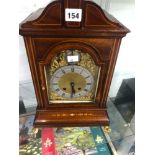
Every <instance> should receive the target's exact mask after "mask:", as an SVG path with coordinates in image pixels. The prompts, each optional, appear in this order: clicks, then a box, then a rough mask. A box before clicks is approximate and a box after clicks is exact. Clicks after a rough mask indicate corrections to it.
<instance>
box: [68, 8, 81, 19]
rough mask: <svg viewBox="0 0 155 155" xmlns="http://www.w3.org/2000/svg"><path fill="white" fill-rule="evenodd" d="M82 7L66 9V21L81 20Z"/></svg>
mask: <svg viewBox="0 0 155 155" xmlns="http://www.w3.org/2000/svg"><path fill="white" fill-rule="evenodd" d="M81 19H82V9H65V21H67V22H69V21H70V22H81Z"/></svg>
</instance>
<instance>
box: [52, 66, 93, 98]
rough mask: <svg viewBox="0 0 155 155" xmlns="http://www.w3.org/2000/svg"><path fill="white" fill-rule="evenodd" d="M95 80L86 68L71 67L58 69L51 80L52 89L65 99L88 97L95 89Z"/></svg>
mask: <svg viewBox="0 0 155 155" xmlns="http://www.w3.org/2000/svg"><path fill="white" fill-rule="evenodd" d="M93 84H94V78H93V76H92V74H91V73H90V72H89V71H88V70H87V69H85V68H83V67H81V66H76V65H69V66H65V67H61V68H60V69H58V70H57V71H56V72H55V73H54V74H53V76H52V78H51V88H52V90H53V91H54V92H56V93H57V94H58V95H59V96H62V97H64V98H78V97H82V96H85V95H87V94H88V93H89V92H90V91H91V90H92V87H93Z"/></svg>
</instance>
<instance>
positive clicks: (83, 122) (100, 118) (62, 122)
mask: <svg viewBox="0 0 155 155" xmlns="http://www.w3.org/2000/svg"><path fill="white" fill-rule="evenodd" d="M98 125H101V126H103V125H109V118H108V114H107V110H106V109H105V110H79V111H78V112H77V110H59V111H56V110H47V111H43V110H37V112H36V116H35V120H34V126H35V127H69V126H98Z"/></svg>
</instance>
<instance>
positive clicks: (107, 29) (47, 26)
mask: <svg viewBox="0 0 155 155" xmlns="http://www.w3.org/2000/svg"><path fill="white" fill-rule="evenodd" d="M66 8H73V9H74V8H76V9H82V19H81V21H79V22H69V21H65V9H66ZM69 28H70V29H69ZM74 29H76V31H78V33H73V32H75V31H74ZM90 31H91V32H92V36H94V35H95V36H109V35H112V34H111V33H114V34H113V35H117V36H122V37H123V36H125V35H126V33H128V32H129V30H128V29H127V28H126V27H125V26H123V25H122V24H121V23H120V22H119V21H118V20H116V19H115V18H114V17H112V16H111V15H110V14H108V13H107V12H106V11H104V10H102V9H101V8H100V7H99V6H98V5H97V4H95V3H94V2H92V1H87V0H74V1H73V0H56V1H54V2H51V3H50V4H49V5H48V6H47V7H46V8H43V9H39V10H37V11H36V12H34V13H32V14H31V15H30V16H29V17H28V18H26V19H25V20H24V21H23V22H22V23H21V24H20V34H22V35H55V36H58V35H64V36H68V35H69V34H72V35H75V36H83V35H85V36H86V35H87V34H88V33H89V32H90ZM58 32H60V33H58ZM108 33H109V34H108Z"/></svg>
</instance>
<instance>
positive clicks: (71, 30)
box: [19, 0, 129, 127]
mask: <svg viewBox="0 0 155 155" xmlns="http://www.w3.org/2000/svg"><path fill="white" fill-rule="evenodd" d="M19 32H20V35H22V36H23V37H24V42H25V46H26V51H27V56H28V60H29V65H30V69H31V74H32V79H33V83H34V88H35V93H36V98H37V102H38V106H37V110H36V116H35V121H34V125H35V126H36V127H40V126H41V127H43V126H56V127H59V126H88V125H89V126H90V125H108V124H109V119H108V114H107V109H106V100H107V96H108V92H109V88H110V83H111V79H112V75H113V71H114V67H115V63H116V59H117V55H118V51H119V47H120V43H121V39H122V38H123V37H124V36H125V35H126V34H127V33H128V32H129V30H128V29H127V28H126V27H125V26H124V25H122V24H121V23H120V22H119V21H117V20H116V19H115V18H114V17H112V16H111V15H110V14H108V13H107V12H106V11H103V10H102V9H101V8H100V7H99V6H98V5H97V4H95V3H93V2H91V1H88V0H74V1H73V0H56V1H53V2H51V3H50V4H49V5H48V6H47V7H45V8H43V9H39V10H37V11H36V12H34V13H32V14H31V15H30V16H28V18H26V19H25V20H24V21H23V22H22V23H21V24H20V29H19Z"/></svg>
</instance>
